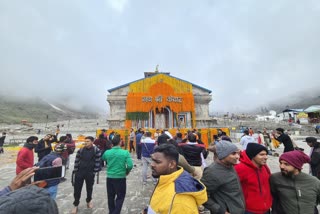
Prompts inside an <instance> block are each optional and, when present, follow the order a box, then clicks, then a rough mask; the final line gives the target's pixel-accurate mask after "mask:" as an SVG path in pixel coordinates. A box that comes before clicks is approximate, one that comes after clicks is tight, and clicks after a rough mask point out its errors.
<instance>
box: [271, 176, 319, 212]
mask: <svg viewBox="0 0 320 214" xmlns="http://www.w3.org/2000/svg"><path fill="white" fill-rule="evenodd" d="M270 187H271V193H272V196H273V204H272V213H273V214H307V213H310V214H313V213H314V208H315V206H316V205H317V204H318V202H319V200H320V181H319V180H318V179H317V178H316V177H313V176H311V175H308V174H306V173H303V172H301V173H299V174H298V175H296V176H294V177H285V176H283V175H282V174H281V172H277V173H274V174H272V175H271V177H270Z"/></svg>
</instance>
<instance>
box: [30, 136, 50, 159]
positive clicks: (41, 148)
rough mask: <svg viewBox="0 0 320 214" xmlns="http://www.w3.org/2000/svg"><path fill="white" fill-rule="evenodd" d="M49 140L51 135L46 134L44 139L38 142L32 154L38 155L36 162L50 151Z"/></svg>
mask: <svg viewBox="0 0 320 214" xmlns="http://www.w3.org/2000/svg"><path fill="white" fill-rule="evenodd" d="M50 138H51V135H50V134H47V135H46V136H45V137H44V138H42V139H41V140H39V142H38V145H37V146H36V148H35V149H34V152H35V153H38V162H39V161H40V160H41V159H42V158H43V157H44V156H46V155H48V154H50V152H51V151H52V147H51V142H50Z"/></svg>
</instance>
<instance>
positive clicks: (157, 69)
mask: <svg viewBox="0 0 320 214" xmlns="http://www.w3.org/2000/svg"><path fill="white" fill-rule="evenodd" d="M155 73H159V65H157V66H156V70H155Z"/></svg>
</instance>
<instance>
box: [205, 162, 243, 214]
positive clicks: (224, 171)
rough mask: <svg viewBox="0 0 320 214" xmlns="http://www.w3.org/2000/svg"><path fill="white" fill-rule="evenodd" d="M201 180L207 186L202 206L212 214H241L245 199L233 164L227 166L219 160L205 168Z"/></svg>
mask: <svg viewBox="0 0 320 214" xmlns="http://www.w3.org/2000/svg"><path fill="white" fill-rule="evenodd" d="M201 182H202V183H203V184H204V185H205V186H206V187H207V193H208V201H207V202H206V203H205V204H204V206H205V207H206V208H207V209H209V210H210V212H211V213H214V214H224V213H225V212H226V211H228V212H229V213H236V214H242V213H244V212H245V200H244V197H243V194H242V189H241V184H240V181H239V177H238V175H237V173H236V171H235V170H234V168H233V166H232V167H230V168H228V167H226V166H224V165H222V164H220V163H219V162H215V163H212V164H211V165H210V166H209V167H207V168H205V170H204V172H203V176H202V178H201Z"/></svg>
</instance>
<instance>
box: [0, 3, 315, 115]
mask: <svg viewBox="0 0 320 214" xmlns="http://www.w3.org/2000/svg"><path fill="white" fill-rule="evenodd" d="M319 23H320V2H319V1H317V0H308V1H300V0H296V1H294V0H281V1H279V0H269V1H256V0H251V1H241V0H234V1H231V0H230V1H225V0H200V1H188V0H174V1H172V0H161V1H150V0H131V1H129V0H100V1H80V0H67V1H41V0H37V1H32V0H30V1H17V0H2V1H0V72H1V78H0V79H1V84H0V91H1V92H3V93H7V94H19V95H24V96H40V97H44V98H45V99H56V98H61V99H63V100H68V102H70V103H74V104H75V105H89V106H94V107H99V108H100V109H104V110H105V109H106V106H107V102H106V95H107V94H108V92H107V90H108V89H110V88H114V87H117V86H119V85H122V84H125V83H128V82H131V81H134V80H137V79H140V78H143V75H144V74H143V72H150V71H154V69H155V66H156V65H157V64H159V70H160V71H161V72H170V73H171V75H173V76H176V77H179V78H181V79H184V80H187V81H189V82H193V83H194V84H197V85H200V86H202V87H204V88H207V89H209V90H212V96H213V101H212V102H211V106H210V112H212V113H214V112H216V111H236V110H239V111H240V110H243V109H247V108H252V107H257V106H261V105H264V104H265V103H268V102H270V101H272V100H273V99H276V98H279V97H283V96H287V95H289V94H292V93H293V92H296V91H300V90H304V89H308V88H312V87H316V86H317V85H318V86H319V80H320V71H319V67H320V25H319Z"/></svg>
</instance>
